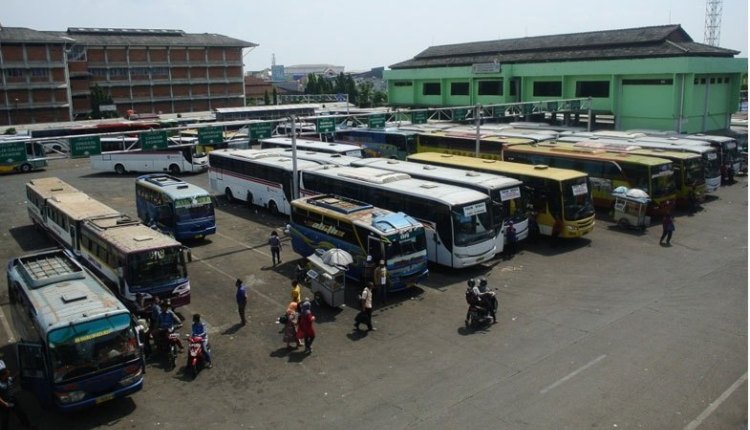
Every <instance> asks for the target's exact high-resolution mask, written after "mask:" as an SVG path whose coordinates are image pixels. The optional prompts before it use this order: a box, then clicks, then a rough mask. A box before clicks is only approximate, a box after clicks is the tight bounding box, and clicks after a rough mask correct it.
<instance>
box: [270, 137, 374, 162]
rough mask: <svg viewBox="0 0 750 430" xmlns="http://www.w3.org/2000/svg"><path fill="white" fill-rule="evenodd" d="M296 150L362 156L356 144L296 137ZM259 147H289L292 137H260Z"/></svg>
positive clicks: (360, 149) (360, 148)
mask: <svg viewBox="0 0 750 430" xmlns="http://www.w3.org/2000/svg"><path fill="white" fill-rule="evenodd" d="M296 140H297V142H296V145H297V150H303V151H317V152H328V153H331V154H341V155H346V156H349V157H360V158H361V157H362V147H360V146H358V145H349V144H346V143H333V142H321V141H319V140H312V139H303V138H297V139H296ZM260 147H261V149H267V148H291V147H292V138H291V137H271V138H268V139H261V141H260Z"/></svg>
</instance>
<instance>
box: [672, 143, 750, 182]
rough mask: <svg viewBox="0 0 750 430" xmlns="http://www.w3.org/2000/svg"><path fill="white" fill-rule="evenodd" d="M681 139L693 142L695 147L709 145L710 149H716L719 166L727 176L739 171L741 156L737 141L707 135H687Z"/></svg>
mask: <svg viewBox="0 0 750 430" xmlns="http://www.w3.org/2000/svg"><path fill="white" fill-rule="evenodd" d="M682 137H684V138H685V139H686V140H690V141H694V142H695V144H696V145H703V146H707V145H710V146H711V147H712V148H716V151H717V153H718V154H719V166H720V168H722V170H725V171H726V172H727V175H731V176H733V175H734V174H736V173H737V172H739V171H740V169H741V167H742V166H741V162H742V156H741V155H740V150H739V146H738V145H737V140H735V139H734V138H733V137H728V136H714V135H708V134H688V135H685V136H682ZM706 142H708V143H706Z"/></svg>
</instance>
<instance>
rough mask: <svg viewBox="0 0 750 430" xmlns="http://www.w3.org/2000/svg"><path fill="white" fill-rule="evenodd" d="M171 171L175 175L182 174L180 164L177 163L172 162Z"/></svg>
mask: <svg viewBox="0 0 750 430" xmlns="http://www.w3.org/2000/svg"><path fill="white" fill-rule="evenodd" d="M169 173H171V174H173V175H179V174H180V166H178V165H176V164H172V165H171V166H169Z"/></svg>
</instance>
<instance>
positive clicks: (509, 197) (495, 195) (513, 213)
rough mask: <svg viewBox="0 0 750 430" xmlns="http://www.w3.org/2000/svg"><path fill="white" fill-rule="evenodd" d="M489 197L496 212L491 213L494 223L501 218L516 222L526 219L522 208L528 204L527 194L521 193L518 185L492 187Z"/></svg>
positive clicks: (501, 220) (501, 219)
mask: <svg viewBox="0 0 750 430" xmlns="http://www.w3.org/2000/svg"><path fill="white" fill-rule="evenodd" d="M490 199H491V200H492V208H493V210H494V211H496V212H498V213H497V214H493V216H494V217H495V220H494V221H495V223H496V224H498V223H500V222H503V220H508V221H513V222H514V223H518V222H521V221H523V220H525V219H526V213H525V212H524V209H525V208H526V205H527V204H528V196H527V195H522V194H521V188H520V187H513V188H505V189H494V190H492V191H491V192H490Z"/></svg>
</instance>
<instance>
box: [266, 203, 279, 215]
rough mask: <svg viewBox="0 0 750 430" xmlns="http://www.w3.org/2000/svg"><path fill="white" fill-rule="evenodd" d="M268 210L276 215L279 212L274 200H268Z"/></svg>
mask: <svg viewBox="0 0 750 430" xmlns="http://www.w3.org/2000/svg"><path fill="white" fill-rule="evenodd" d="M268 210H269V212H271V214H273V215H278V214H279V207H278V206H276V202H274V201H273V200H271V201H270V202H268Z"/></svg>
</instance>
